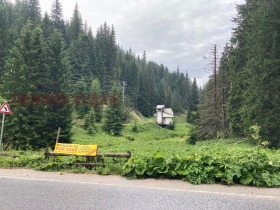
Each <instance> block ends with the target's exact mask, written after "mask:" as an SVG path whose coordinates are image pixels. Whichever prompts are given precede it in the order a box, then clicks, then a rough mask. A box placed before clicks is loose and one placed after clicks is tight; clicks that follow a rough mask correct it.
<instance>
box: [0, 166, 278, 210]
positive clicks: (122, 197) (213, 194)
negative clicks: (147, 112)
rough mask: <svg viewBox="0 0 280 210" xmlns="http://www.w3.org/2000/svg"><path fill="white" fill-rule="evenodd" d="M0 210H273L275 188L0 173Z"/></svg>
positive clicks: (275, 199)
mask: <svg viewBox="0 0 280 210" xmlns="http://www.w3.org/2000/svg"><path fill="white" fill-rule="evenodd" d="M0 209H1V210H13V209H16V210H19V209H20V210H25V209H26V210H33V209H34V210H35V209H36V210H44V209H46V210H55V209H59V210H60V209H67V210H68V209H69V210H70V209H75V210H76V209H93V210H95V209H96V210H99V209H106V210H109V209H116V210H122V209H128V210H132V209H141V210H148V209H174V210H179V209H184V210H187V209H192V210H195V209H207V210H208V209H215V210H217V209H226V210H231V209H240V210H246V209H248V210H253V209H261V210H269V209H273V210H279V209H280V188H273V189H265V188H261V189H258V188H255V187H242V186H231V187H228V186H222V185H191V184H189V183H186V182H183V181H176V180H154V179H148V180H126V179H125V178H123V177H119V176H98V175H94V174H69V173H63V174H60V173H49V172H36V171H32V170H25V169H18V170H14V169H13V170H11V169H0Z"/></svg>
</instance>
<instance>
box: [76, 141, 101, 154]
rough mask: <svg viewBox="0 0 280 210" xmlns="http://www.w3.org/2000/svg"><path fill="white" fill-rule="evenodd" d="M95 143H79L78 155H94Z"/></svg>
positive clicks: (95, 151)
mask: <svg viewBox="0 0 280 210" xmlns="http://www.w3.org/2000/svg"><path fill="white" fill-rule="evenodd" d="M96 153H97V145H96V144H95V145H79V148H78V153H77V155H80V156H96Z"/></svg>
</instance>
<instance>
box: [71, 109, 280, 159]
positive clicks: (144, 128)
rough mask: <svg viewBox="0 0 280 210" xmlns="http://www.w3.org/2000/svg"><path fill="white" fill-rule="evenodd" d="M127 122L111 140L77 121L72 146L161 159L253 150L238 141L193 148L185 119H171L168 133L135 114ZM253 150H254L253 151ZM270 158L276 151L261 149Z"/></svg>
mask: <svg viewBox="0 0 280 210" xmlns="http://www.w3.org/2000/svg"><path fill="white" fill-rule="evenodd" d="M130 118H131V120H130V122H129V123H127V124H126V125H125V128H124V130H123V132H122V136H120V137H114V136H110V135H108V134H105V133H103V132H101V131H100V130H101V125H97V127H98V130H99V131H98V132H97V133H96V134H95V135H89V134H87V132H86V131H85V130H84V129H83V128H82V124H83V122H82V121H77V122H76V123H75V126H74V127H73V133H74V136H73V143H79V144H98V146H99V149H98V151H99V152H100V153H106V152H119V153H121V152H126V151H131V152H132V155H134V156H138V155H144V156H148V155H151V154H154V153H156V152H161V153H164V154H165V155H174V154H188V153H203V152H204V151H205V152H206V151H207V152H213V153H224V154H225V153H231V152H232V151H243V150H250V149H254V148H255V146H254V145H252V144H250V143H248V142H246V141H245V140H240V139H226V140H223V139H220V140H217V139H215V140H210V141H203V142H198V143H197V144H196V145H189V144H187V143H186V139H187V136H188V132H189V129H190V125H189V124H187V123H186V122H185V116H184V115H181V116H177V117H176V118H175V123H176V126H175V130H174V131H172V130H168V129H165V128H161V127H159V126H157V125H155V119H154V118H149V119H147V118H143V117H141V116H137V115H136V114H135V113H132V114H131V117H130ZM135 121H136V122H137V127H138V130H139V132H138V133H134V132H132V127H133V126H134V125H135ZM255 149H256V148H255ZM262 151H265V152H266V153H267V154H268V155H269V156H271V157H273V158H277V157H280V151H279V150H276V151H272V150H268V149H262Z"/></svg>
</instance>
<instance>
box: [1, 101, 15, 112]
mask: <svg viewBox="0 0 280 210" xmlns="http://www.w3.org/2000/svg"><path fill="white" fill-rule="evenodd" d="M0 113H3V114H12V111H11V109H10V107H9V105H8V103H7V102H5V103H4V104H3V105H2V106H1V108H0Z"/></svg>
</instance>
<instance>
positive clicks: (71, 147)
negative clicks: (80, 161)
mask: <svg viewBox="0 0 280 210" xmlns="http://www.w3.org/2000/svg"><path fill="white" fill-rule="evenodd" d="M78 147H79V144H64V143H56V145H55V148H54V153H63V154H69V155H77V152H78Z"/></svg>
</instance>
